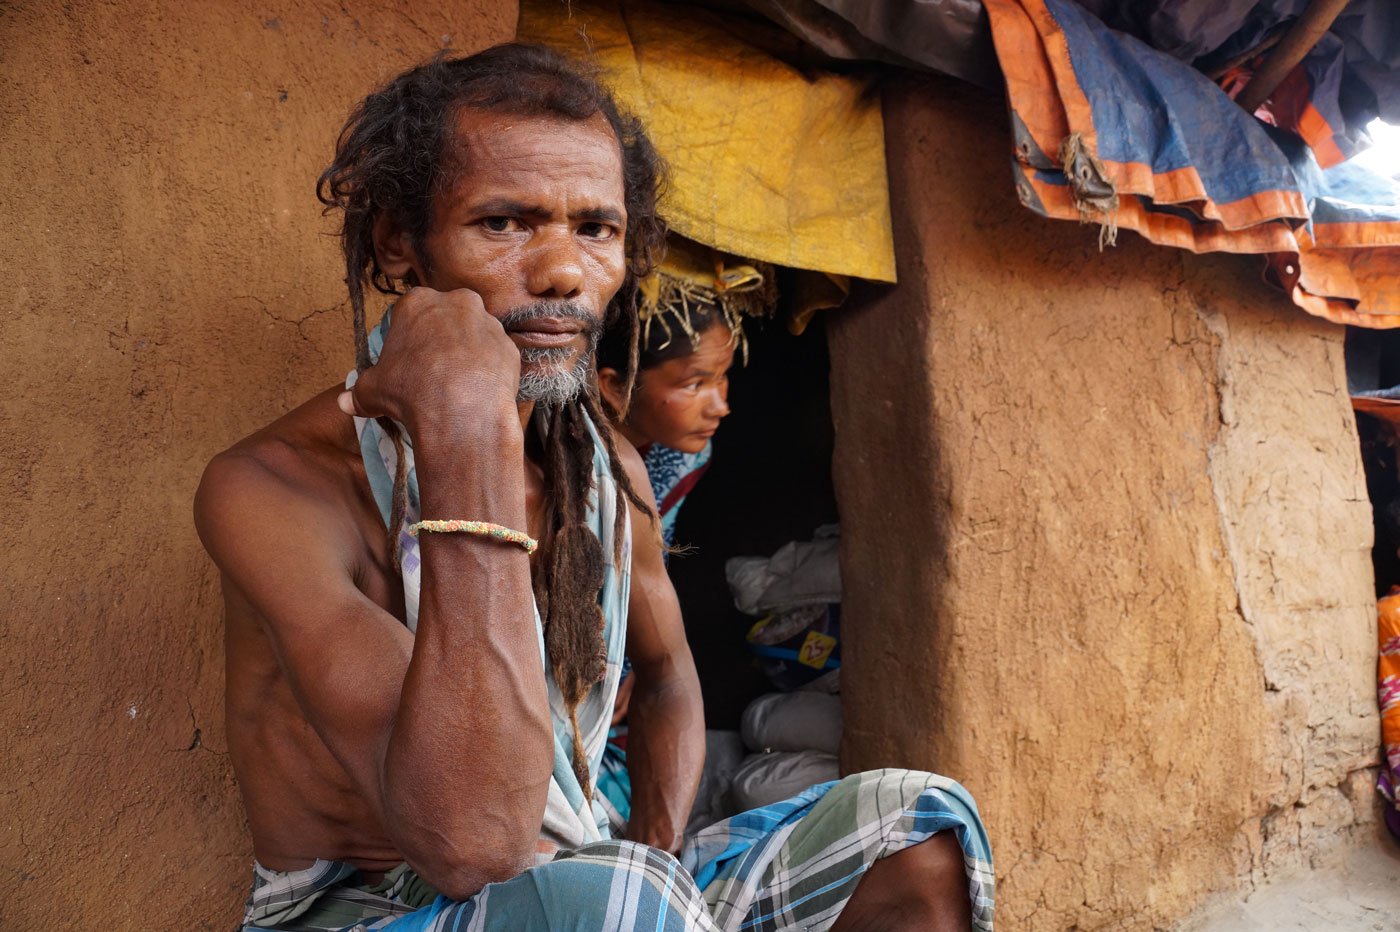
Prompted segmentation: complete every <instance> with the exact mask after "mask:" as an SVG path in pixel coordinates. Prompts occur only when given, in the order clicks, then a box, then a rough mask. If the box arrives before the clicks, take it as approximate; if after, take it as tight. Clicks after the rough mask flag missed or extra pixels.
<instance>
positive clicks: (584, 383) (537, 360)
mask: <svg viewBox="0 0 1400 932" xmlns="http://www.w3.org/2000/svg"><path fill="white" fill-rule="evenodd" d="M541 317H562V318H566V319H571V320H577V321H579V322H580V323H582V324H583V335H584V337H585V339H586V343H585V344H584V348H583V352H581V353H579V355H578V359H577V360H576V361H575V362H574V364H573V365H572V366H568V360H569V356H570V355H572V354H573V352H574V350H573V348H572V347H568V346H546V347H530V348H526V349H523V350H521V351H520V389H519V390H518V391H517V392H516V394H515V400H516V401H533V402H534V403H535V404H538V405H544V406H546V407H558V406H560V405H565V404H568V403H569V402H571V401H573V400H574V399H575V398H577V397H578V396H579V394H580V393H581V392H582V391H583V390H584V389H585V388H587V387H588V379H589V377H590V376H591V375H592V373H593V356H594V354H595V353H596V351H597V349H598V341H599V339H601V338H602V335H603V322H602V320H600V319H599V318H598V317H596V316H595V315H593V314H591V313H589V311H588V310H587V309H586V308H584V307H583V306H582V305H580V304H577V303H575V302H572V301H564V302H550V301H536V302H535V303H534V304H528V305H525V306H524V307H517V308H514V309H513V310H511V311H509V312H507V313H506V314H505V316H503V317H502V318H501V326H503V327H505V329H506V332H507V333H509V332H510V331H511V330H512V329H514V328H518V327H519V326H520V325H521V324H523V323H524V322H526V321H529V320H537V319H539V318H541Z"/></svg>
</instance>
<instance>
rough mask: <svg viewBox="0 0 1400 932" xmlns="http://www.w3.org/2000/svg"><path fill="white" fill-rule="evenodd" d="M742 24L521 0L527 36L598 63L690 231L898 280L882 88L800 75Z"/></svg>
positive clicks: (608, 5) (754, 253) (807, 262)
mask: <svg viewBox="0 0 1400 932" xmlns="http://www.w3.org/2000/svg"><path fill="white" fill-rule="evenodd" d="M744 25H745V21H744V20H742V19H738V18H736V17H733V16H730V17H727V18H726V17H721V16H719V15H716V14H712V13H710V12H708V11H706V10H702V9H698V8H695V7H690V6H685V5H680V4H664V5H662V4H657V3H648V2H641V0H587V2H584V0H572V2H567V3H566V2H565V0H521V4H520V28H519V33H518V35H519V39H520V41H522V42H536V43H540V44H543V45H549V46H552V47H554V48H558V49H561V50H563V51H566V52H569V53H571V54H574V55H576V56H578V57H580V58H583V59H585V60H588V61H592V62H593V63H595V64H596V65H598V67H600V68H601V69H602V71H603V74H604V77H605V79H606V80H607V83H608V84H609V85H610V86H611V87H612V88H613V91H614V93H615V94H616V95H617V98H618V101H619V102H620V103H621V104H623V105H624V106H625V107H626V108H627V109H628V110H631V111H632V112H633V113H634V114H635V115H636V116H637V117H639V118H640V119H641V120H642V123H643V124H644V125H645V126H646V129H647V133H648V134H649V135H650V137H651V139H652V141H653V143H654V144H655V145H656V148H657V149H658V151H660V153H661V155H662V156H663V157H664V158H665V159H666V162H667V164H668V166H669V168H670V187H669V190H668V192H667V194H666V197H665V200H664V201H663V203H662V213H663V215H664V216H665V217H666V220H667V221H668V222H669V223H670V225H671V227H672V228H673V229H674V230H676V231H677V232H678V233H680V234H681V235H683V236H685V237H688V238H689V239H693V240H696V241H698V242H701V243H705V244H707V245H710V246H713V247H715V248H717V249H721V250H724V251H725V252H730V253H733V254H735V255H737V256H746V257H748V258H751V259H759V260H761V261H764V262H771V263H773V264H775V265H783V266H788V267H789V268H795V269H807V270H811V271H816V272H825V273H827V274H828V275H853V276H856V277H859V278H868V279H873V280H875V281H881V282H893V281H894V280H895V267H894V243H893V239H892V236H891V232H890V205H889V190H888V187H887V186H886V182H885V141H884V124H883V123H882V121H881V118H880V99H879V95H878V94H874V93H870V88H869V85H868V83H867V82H866V81H863V80H860V79H858V78H854V77H849V76H844V75H836V74H830V73H824V72H811V71H802V70H798V69H797V68H795V67H793V66H792V65H790V64H787V63H786V62H784V61H782V60H780V59H778V58H776V57H774V56H773V55H772V54H770V53H769V52H768V51H766V50H765V49H764V48H762V47H760V46H759V45H757V44H755V43H753V42H751V41H749V40H748V39H746V38H745V36H744V34H743V32H742V29H743V28H744ZM755 28H757V26H756V27H755ZM828 284H830V283H828ZM837 303H839V302H837Z"/></svg>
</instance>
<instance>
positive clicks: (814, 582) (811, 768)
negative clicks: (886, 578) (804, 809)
mask: <svg viewBox="0 0 1400 932" xmlns="http://www.w3.org/2000/svg"><path fill="white" fill-rule="evenodd" d="M840 546H841V541H840V537H839V530H838V528H837V526H836V525H827V526H826V527H823V528H820V529H818V530H817V533H816V535H815V539H814V540H811V541H801V542H797V541H795V542H793V543H789V544H786V545H785V546H783V547H782V548H781V549H780V550H778V552H777V553H775V554H773V556H772V557H735V558H734V559H731V560H730V561H729V562H728V563H727V564H725V577H726V579H727V580H728V582H729V588H730V589H731V590H732V592H733V593H734V604H735V605H736V606H737V607H738V609H739V610H740V611H741V612H744V613H745V614H749V615H754V616H756V617H758V620H757V621H756V622H755V623H754V625H753V627H752V628H751V629H750V630H749V634H748V641H749V647H750V649H751V650H753V652H754V653H755V654H756V655H757V656H758V657H759V659H760V661H761V662H762V664H763V671H764V673H765V674H766V675H767V676H768V678H769V680H770V682H772V684H773V686H774V688H775V689H777V690H778V692H773V693H769V694H767V695H764V696H760V697H759V698H758V699H755V700H754V701H753V702H752V703H751V704H750V705H749V707H748V708H747V709H746V710H745V711H744V720H743V724H742V728H741V731H740V736H741V738H742V740H743V743H744V745H745V746H746V747H747V748H748V750H749V751H750V752H751V753H750V754H749V755H748V756H747V757H745V758H744V759H743V761H742V762H741V763H740V764H739V765H738V768H737V769H736V770H735V771H734V774H733V780H732V783H731V785H730V789H729V795H730V800H731V803H732V805H733V807H734V809H735V811H743V810H746V809H754V808H757V807H759V806H766V805H769V804H770V803H775V802H778V801H779V800H783V799H787V798H788V797H789V796H793V795H795V794H797V793H800V792H802V791H803V790H805V789H807V788H808V787H810V786H812V785H813V784H817V783H825V782H827V781H829V780H836V779H838V778H839V777H840V771H839V767H838V764H837V753H838V752H839V750H840V747H841V697H840V668H841V641H840V621H841V570H840V566H839V562H838V560H839V554H840Z"/></svg>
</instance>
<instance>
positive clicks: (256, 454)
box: [194, 389, 355, 570]
mask: <svg viewBox="0 0 1400 932" xmlns="http://www.w3.org/2000/svg"><path fill="white" fill-rule="evenodd" d="M337 391H338V389H330V390H328V391H326V392H323V393H322V394H320V395H317V396H316V397H315V398H312V399H311V400H310V401H308V402H307V403H306V404H304V405H302V406H301V407H299V408H296V409H295V410H293V411H291V412H289V413H288V414H286V415H284V416H283V417H281V418H278V419H277V420H276V421H274V422H273V423H271V424H269V425H268V426H266V427H264V428H262V429H261V430H259V431H257V432H255V433H253V434H251V435H249V436H247V437H245V438H243V439H242V440H240V441H238V442H237V443H235V444H234V445H233V446H231V447H229V448H228V449H227V450H224V451H223V452H222V453H219V454H218V455H216V456H215V457H214V458H213V459H212V460H210V462H209V465H208V466H206V467H205V469H204V475H203V477H202V478H201V479H200V483H199V488H198V490H197V491H196V492H195V500H194V517H195V526H196V528H197V529H198V531H199V535H200V538H201V540H203V542H204V545H205V548H206V549H207V550H208V551H209V553H210V555H211V556H212V557H213V558H214V560H215V562H217V563H219V564H220V566H221V568H223V569H225V570H227V569H228V567H227V566H225V560H226V558H227V557H229V556H230V553H229V550H230V548H235V549H236V548H240V547H242V546H250V545H251V546H256V545H257V543H258V538H259V537H261V536H263V535H266V534H268V533H271V532H272V528H273V526H274V525H281V526H282V527H284V528H288V527H296V526H300V525H304V524H305V523H307V522H314V523H316V524H317V525H318V526H319V527H321V528H322V529H323V530H324V531H327V532H330V533H325V534H323V535H322V536H321V539H323V540H325V541H327V542H328V543H333V542H335V541H337V540H339V541H342V542H344V541H345V540H346V538H347V536H349V535H350V534H351V532H352V529H353V528H354V527H355V521H354V520H353V514H352V507H351V506H353V505H354V504H355V502H354V499H355V495H354V490H353V482H352V481H351V479H352V476H351V472H352V470H351V469H350V468H349V464H350V462H351V458H352V454H353V446H352V443H353V437H354V432H353V429H352V428H351V427H350V421H349V418H347V417H346V416H345V415H344V414H341V413H340V412H339V409H338V408H337V407H336V405H335V396H336V393H337ZM337 419H338V420H337ZM341 421H343V423H340V422H341Z"/></svg>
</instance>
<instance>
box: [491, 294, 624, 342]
mask: <svg viewBox="0 0 1400 932" xmlns="http://www.w3.org/2000/svg"><path fill="white" fill-rule="evenodd" d="M550 318H554V319H556V320H575V321H578V322H579V323H580V324H581V325H582V326H581V327H580V328H579V329H580V330H582V331H583V333H585V334H587V335H589V336H592V335H593V334H594V333H598V332H601V331H602V329H603V318H602V316H601V315H599V314H595V313H593V312H592V311H591V310H589V309H588V308H587V307H586V306H585V305H583V304H581V303H579V302H577V301H535V302H533V303H531V304H523V305H521V306H520V307H514V308H511V309H510V310H509V311H506V312H505V314H503V315H501V317H500V321H501V326H502V327H504V328H505V330H506V332H507V333H509V332H510V331H512V330H520V329H522V328H523V327H524V325H525V324H527V323H530V322H532V321H536V320H547V319H550Z"/></svg>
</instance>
